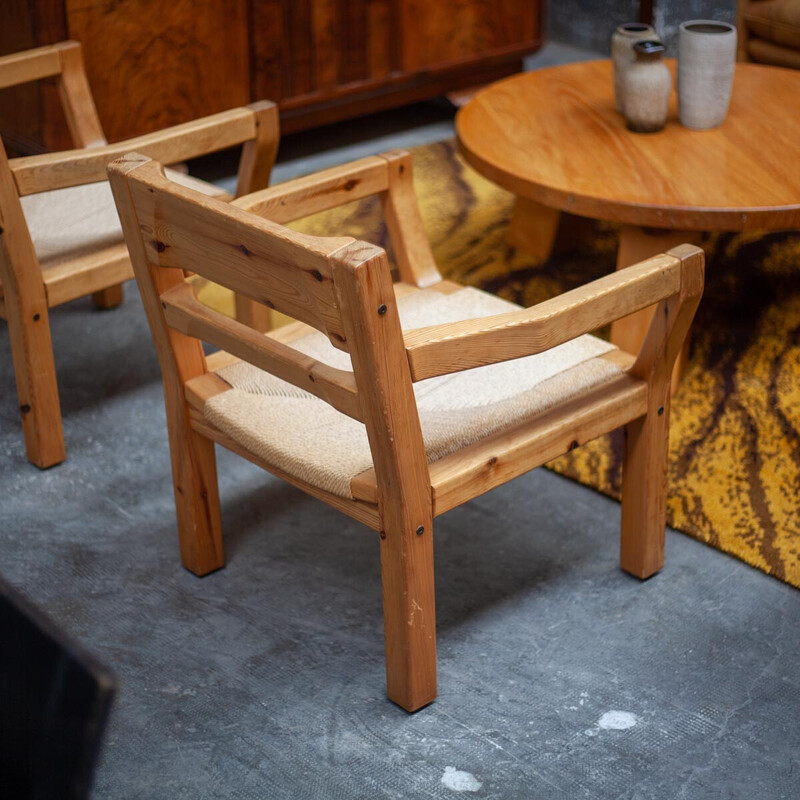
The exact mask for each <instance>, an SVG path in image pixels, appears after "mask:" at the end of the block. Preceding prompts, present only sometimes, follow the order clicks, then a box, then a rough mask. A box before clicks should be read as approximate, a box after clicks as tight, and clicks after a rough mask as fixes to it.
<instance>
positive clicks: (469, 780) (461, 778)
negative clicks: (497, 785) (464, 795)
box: [442, 767, 483, 792]
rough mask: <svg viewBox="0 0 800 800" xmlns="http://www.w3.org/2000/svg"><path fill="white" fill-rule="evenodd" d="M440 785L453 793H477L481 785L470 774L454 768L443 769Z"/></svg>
mask: <svg viewBox="0 0 800 800" xmlns="http://www.w3.org/2000/svg"><path fill="white" fill-rule="evenodd" d="M442 784H443V785H444V787H445V788H446V789H452V790H453V791H454V792H477V791H478V790H479V789H480V788H481V786H483V784H482V783H481V782H480V781H479V780H478V779H477V778H476V777H475V776H474V775H473V774H472V773H471V772H463V771H462V770H460V769H456V768H455V767H445V768H444V775H442Z"/></svg>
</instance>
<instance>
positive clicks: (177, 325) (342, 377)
mask: <svg viewBox="0 0 800 800" xmlns="http://www.w3.org/2000/svg"><path fill="white" fill-rule="evenodd" d="M161 302H162V305H163V306H164V316H165V318H166V320H167V324H168V325H169V326H170V327H171V328H174V329H175V330H177V331H180V332H181V333H185V334H186V335H187V336H194V337H196V338H198V339H202V340H203V341H205V342H209V343H210V344H213V345H215V346H217V347H220V348H222V349H223V350H226V351H227V352H228V353H231V354H233V355H235V356H237V357H238V358H241V359H243V360H244V361H248V362H249V363H250V364H253V365H255V366H256V367H259V368H260V369H263V370H265V371H267V372H270V373H272V374H273V375H277V376H278V377H279V378H281V379H282V380H285V381H288V382H289V383H292V384H294V385H295V386H298V387H299V388H301V389H304V390H305V391H307V392H310V393H311V394H313V395H316V396H317V397H319V398H321V399H322V400H325V401H326V402H327V403H328V404H330V405H331V406H333V407H334V408H335V409H337V410H338V411H341V412H342V413H343V414H347V416H349V417H353V419H357V420H359V421H363V415H362V412H361V401H360V399H359V397H358V391H357V390H356V379H355V376H354V375H353V373H352V372H348V371H346V370H341V369H336V368H335V367H331V366H330V365H328V364H323V363H322V362H320V361H317V360H316V359H314V358H312V357H311V356H307V355H304V354H303V353H301V352H299V351H298V350H295V349H294V348H292V347H290V346H289V345H287V344H283V342H278V341H275V340H274V339H271V338H270V337H269V336H265V335H264V334H262V333H258V332H257V331H254V330H253V329H252V328H248V327H247V326H246V325H243V324H242V323H241V322H237V321H236V320H232V319H229V318H228V317H226V316H224V315H223V314H220V313H219V312H218V311H214V310H213V309H210V308H208V307H207V306H204V305H203V304H202V303H200V302H199V301H198V300H197V298H196V297H195V294H194V290H193V289H192V287H191V286H190V285H189V284H188V283H183V284H180V285H178V286H175V287H174V288H173V289H170V290H168V291H167V292H165V293H164V294H162V295H161Z"/></svg>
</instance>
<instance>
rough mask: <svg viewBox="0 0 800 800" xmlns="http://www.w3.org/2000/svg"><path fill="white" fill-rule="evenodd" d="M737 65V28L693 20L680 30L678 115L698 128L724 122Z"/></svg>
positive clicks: (688, 123) (690, 125)
mask: <svg viewBox="0 0 800 800" xmlns="http://www.w3.org/2000/svg"><path fill="white" fill-rule="evenodd" d="M735 65H736V28H735V27H734V26H733V25H730V24H728V23H727V22H715V21H714V20H705V19H693V20H689V21H688V22H683V23H681V26H680V29H679V32H678V114H679V116H680V120H681V123H682V124H683V125H685V126H686V127H687V128H693V129H694V130H708V129H709V128H716V127H717V126H718V125H721V124H722V121H723V120H724V119H725V115H726V114H727V113H728V104H729V103H730V99H731V89H732V87H733V73H734V69H735Z"/></svg>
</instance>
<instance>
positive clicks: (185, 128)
mask: <svg viewBox="0 0 800 800" xmlns="http://www.w3.org/2000/svg"><path fill="white" fill-rule="evenodd" d="M255 132H256V123H255V115H254V114H253V112H252V111H251V110H250V109H248V108H235V109H232V110H230V111H223V112H221V113H219V114H213V115H211V116H209V117H203V118H202V119H198V120H194V121H192V122H187V123H185V124H183V125H175V126H174V127H172V128H167V129H166V130H163V131H158V132H156V133H148V134H145V135H144V136H137V137H136V138H135V139H128V140H127V141H124V142H117V143H115V144H109V145H104V146H103V147H92V148H89V149H80V150H67V151H62V152H60V153H45V154H43V155H38V156H26V157H24V158H14V159H11V161H10V162H9V163H10V165H11V171H12V173H13V174H14V181H15V183H16V185H17V191H18V192H19V194H20V196H25V195H29V194H36V193H37V192H46V191H52V190H54V189H65V188H67V187H69V186H78V185H80V184H84V183H96V182H98V181H104V180H106V177H107V176H106V167H107V166H108V164H109V163H110V162H111V161H113V160H114V159H117V158H120V157H122V156H124V155H125V154H126V153H131V152H137V153H143V154H144V155H146V156H149V157H150V158H152V159H153V160H155V161H159V162H161V163H162V164H174V163H176V162H178V161H185V160H188V159H191V158H196V157H197V156H200V155H205V154H206V153H210V152H212V151H215V150H224V149H225V148H227V147H233V146H235V145H237V144H241V143H242V142H246V141H249V140H250V139H252V138H253V137H254V136H255Z"/></svg>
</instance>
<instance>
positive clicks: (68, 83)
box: [0, 41, 106, 147]
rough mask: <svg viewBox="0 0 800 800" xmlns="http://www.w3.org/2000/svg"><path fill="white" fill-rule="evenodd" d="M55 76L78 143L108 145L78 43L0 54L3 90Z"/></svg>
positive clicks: (64, 43)
mask: <svg viewBox="0 0 800 800" xmlns="http://www.w3.org/2000/svg"><path fill="white" fill-rule="evenodd" d="M52 77H55V78H56V79H57V84H58V95H59V98H60V99H61V105H62V107H63V109H64V115H65V116H66V119H67V126H68V127H69V132H70V135H71V136H72V140H73V143H74V144H75V146H76V147H96V146H99V145H103V144H105V143H106V138H105V135H104V134H103V127H102V125H101V124H100V117H99V116H98V114H97V108H96V107H95V104H94V98H93V97H92V92H91V89H90V88H89V81H88V80H87V78H86V70H85V68H84V65H83V53H82V51H81V45H80V43H79V42H72V41H67V42H58V43H57V44H51V45H47V46H46V47H37V48H35V49H33V50H25V51H23V52H21V53H12V54H11V55H7V56H2V57H0V89H6V88H8V87H10V86H18V85H20V84H22V83H30V82H31V81H38V80H42V79H43V78H52Z"/></svg>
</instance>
